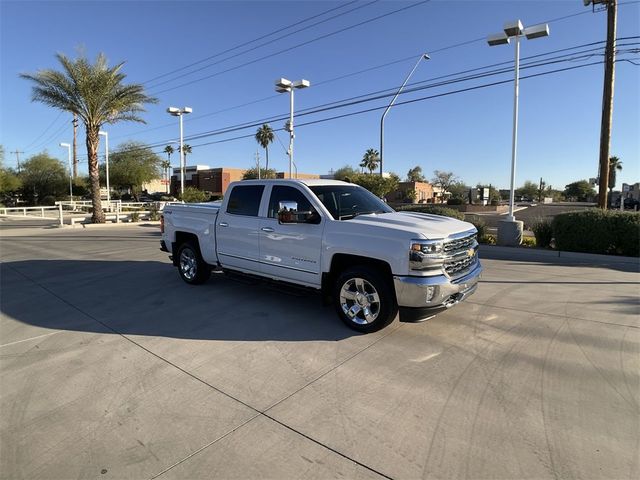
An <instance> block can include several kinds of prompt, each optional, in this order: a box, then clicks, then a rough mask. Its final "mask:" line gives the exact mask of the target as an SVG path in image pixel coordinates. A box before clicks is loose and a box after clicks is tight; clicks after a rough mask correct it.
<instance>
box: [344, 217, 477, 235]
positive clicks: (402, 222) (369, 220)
mask: <svg viewBox="0 0 640 480" xmlns="http://www.w3.org/2000/svg"><path fill="white" fill-rule="evenodd" d="M344 222H349V223H358V224H361V225H369V226H377V227H387V228H390V229H395V230H403V231H405V232H411V233H412V234H414V235H415V236H416V237H417V238H420V237H424V238H426V239H429V240H434V239H438V238H446V237H448V236H449V235H453V234H456V233H461V232H467V231H469V230H475V229H476V228H475V227H474V226H473V224H471V223H468V222H463V221H461V220H456V219H455V218H451V217H443V216H441V215H429V214H427V213H419V212H392V213H381V214H375V213H373V214H369V215H359V216H357V217H355V218H352V219H351V220H344Z"/></svg>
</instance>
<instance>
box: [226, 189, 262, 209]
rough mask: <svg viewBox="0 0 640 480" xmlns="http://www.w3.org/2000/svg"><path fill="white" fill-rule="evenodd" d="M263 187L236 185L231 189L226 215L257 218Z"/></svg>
mask: <svg viewBox="0 0 640 480" xmlns="http://www.w3.org/2000/svg"><path fill="white" fill-rule="evenodd" d="M263 191H264V185H238V186H235V187H233V189H232V190H231V194H230V195H229V202H228V203H227V213H231V214H233V215H245V216H249V217H257V216H258V211H259V210H260V199H261V198H262V192H263Z"/></svg>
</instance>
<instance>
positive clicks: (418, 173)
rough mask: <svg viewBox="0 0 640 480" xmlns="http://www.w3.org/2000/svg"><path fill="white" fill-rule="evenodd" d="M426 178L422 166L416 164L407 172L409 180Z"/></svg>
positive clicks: (416, 180) (417, 180)
mask: <svg viewBox="0 0 640 480" xmlns="http://www.w3.org/2000/svg"><path fill="white" fill-rule="evenodd" d="M424 181H425V178H424V175H423V174H422V167H421V166H420V165H416V166H415V167H413V168H412V169H410V170H409V171H408V172H407V182H424Z"/></svg>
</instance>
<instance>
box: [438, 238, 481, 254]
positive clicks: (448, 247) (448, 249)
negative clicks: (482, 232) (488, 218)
mask: <svg viewBox="0 0 640 480" xmlns="http://www.w3.org/2000/svg"><path fill="white" fill-rule="evenodd" d="M475 244H476V234H475V233H472V234H471V235H469V236H467V237H462V238H457V239H455V240H451V241H449V242H446V243H445V244H444V247H443V250H444V253H446V254H447V255H455V254H457V253H460V252H461V251H463V250H469V249H470V248H472V247H473V246H474V245H475Z"/></svg>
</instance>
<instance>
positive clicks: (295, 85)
mask: <svg viewBox="0 0 640 480" xmlns="http://www.w3.org/2000/svg"><path fill="white" fill-rule="evenodd" d="M310 86H311V82H309V80H304V79H303V80H298V81H297V82H292V81H291V80H287V79H286V78H278V79H277V80H276V92H278V93H284V92H289V94H290V102H289V103H290V106H291V108H290V110H289V121H288V122H287V123H286V124H285V130H287V131H288V132H289V150H288V151H287V153H288V154H289V178H293V177H292V176H291V174H292V171H291V169H292V165H293V139H294V138H295V135H294V134H293V91H294V90H296V89H300V88H307V87H310ZM296 170H297V169H296ZM297 176H298V174H297V172H296V178H297Z"/></svg>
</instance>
